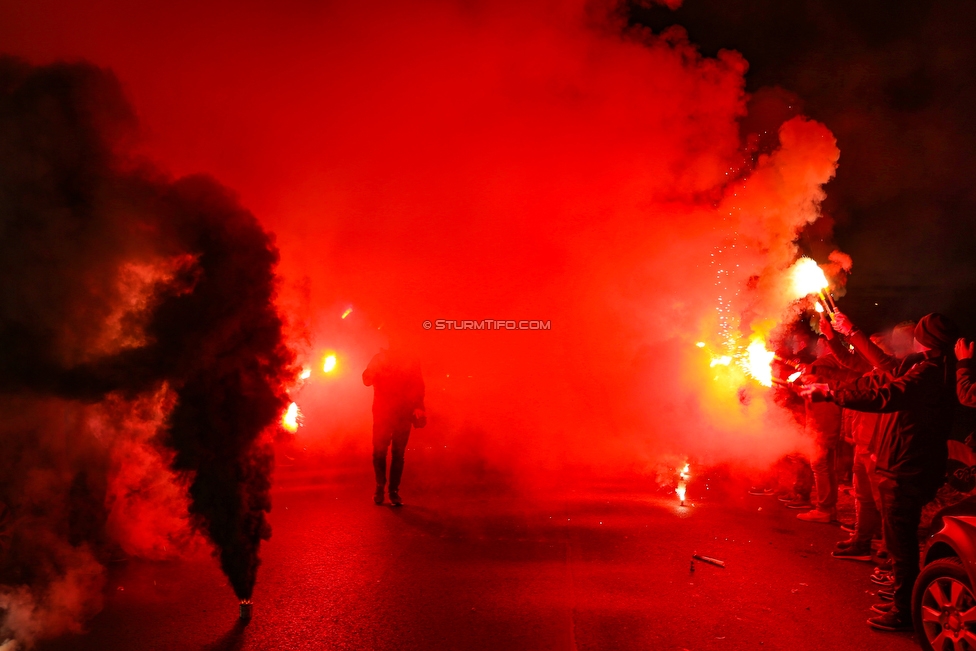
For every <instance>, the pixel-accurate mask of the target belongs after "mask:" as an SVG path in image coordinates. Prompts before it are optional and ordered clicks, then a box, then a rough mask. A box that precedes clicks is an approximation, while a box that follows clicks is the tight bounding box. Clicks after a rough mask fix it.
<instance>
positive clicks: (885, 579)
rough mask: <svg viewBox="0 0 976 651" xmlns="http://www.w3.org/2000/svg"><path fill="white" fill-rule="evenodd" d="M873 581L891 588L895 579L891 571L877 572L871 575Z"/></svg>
mask: <svg viewBox="0 0 976 651" xmlns="http://www.w3.org/2000/svg"><path fill="white" fill-rule="evenodd" d="M871 582H872V583H874V584H877V585H880V586H881V587H883V588H890V587H891V585H892V584H893V583H894V582H895V579H894V578H893V577H892V576H891V573H889V572H881V573H875V574H872V575H871Z"/></svg>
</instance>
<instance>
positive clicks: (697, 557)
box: [691, 552, 725, 567]
mask: <svg viewBox="0 0 976 651" xmlns="http://www.w3.org/2000/svg"><path fill="white" fill-rule="evenodd" d="M691 558H692V562H694V561H695V560H699V561H702V562H703V563H711V564H712V565H717V566H719V567H725V561H720V560H719V559H717V558H712V557H711V556H701V555H700V554H698V553H697V552H696V553H694V554H692V555H691Z"/></svg>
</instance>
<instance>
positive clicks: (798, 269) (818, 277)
mask: <svg viewBox="0 0 976 651" xmlns="http://www.w3.org/2000/svg"><path fill="white" fill-rule="evenodd" d="M790 278H791V281H792V283H793V292H794V295H795V296H796V298H802V297H804V296H810V295H811V294H820V293H821V292H822V291H824V290H825V289H827V287H828V286H829V285H830V283H828V282H827V276H826V275H824V272H823V269H821V268H820V266H819V265H818V264H817V263H816V262H815V261H813V260H811V259H810V258H800V259H799V260H797V261H796V262H794V263H793V266H792V267H790Z"/></svg>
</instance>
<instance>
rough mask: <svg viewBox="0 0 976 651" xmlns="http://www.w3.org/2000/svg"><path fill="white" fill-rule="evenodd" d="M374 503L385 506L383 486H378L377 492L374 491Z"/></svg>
mask: <svg viewBox="0 0 976 651" xmlns="http://www.w3.org/2000/svg"><path fill="white" fill-rule="evenodd" d="M373 504H375V505H376V506H383V487H382V486H377V487H376V492H375V493H373Z"/></svg>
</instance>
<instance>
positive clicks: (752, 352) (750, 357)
mask: <svg viewBox="0 0 976 651" xmlns="http://www.w3.org/2000/svg"><path fill="white" fill-rule="evenodd" d="M775 357H776V354H775V353H771V352H770V351H768V350H766V344H765V343H763V341H762V340H761V339H754V340H753V341H752V343H751V344H749V347H748V348H747V349H746V359H745V360H744V364H745V370H746V373H748V374H749V375H751V376H752V377H753V378H755V380H756V381H757V382H759V384H761V385H763V386H764V387H771V386H773V367H772V363H773V359H774V358H775Z"/></svg>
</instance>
